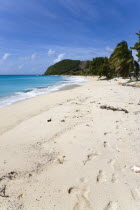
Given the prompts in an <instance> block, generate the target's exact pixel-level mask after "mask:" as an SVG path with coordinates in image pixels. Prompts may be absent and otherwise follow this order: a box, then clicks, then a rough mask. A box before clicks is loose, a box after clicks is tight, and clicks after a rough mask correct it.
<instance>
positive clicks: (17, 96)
mask: <svg viewBox="0 0 140 210" xmlns="http://www.w3.org/2000/svg"><path fill="white" fill-rule="evenodd" d="M84 81H86V79H84V78H78V77H67V76H66V77H64V81H61V82H60V83H59V84H57V85H49V86H47V87H44V86H43V87H36V88H30V89H26V90H23V91H22V92H16V93H14V94H13V95H11V96H7V97H2V98H0V108H2V107H5V106H9V105H11V104H13V103H16V102H19V101H22V100H25V99H29V98H33V97H35V96H38V95H42V94H45V93H50V92H54V91H58V90H60V89H61V88H63V87H65V86H68V85H72V84H78V83H81V82H84Z"/></svg>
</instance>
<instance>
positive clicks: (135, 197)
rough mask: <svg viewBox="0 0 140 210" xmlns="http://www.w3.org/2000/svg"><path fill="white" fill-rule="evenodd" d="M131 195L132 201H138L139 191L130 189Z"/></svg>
mask: <svg viewBox="0 0 140 210" xmlns="http://www.w3.org/2000/svg"><path fill="white" fill-rule="evenodd" d="M131 195H132V197H133V199H134V200H140V190H139V189H137V188H136V189H132V190H131Z"/></svg>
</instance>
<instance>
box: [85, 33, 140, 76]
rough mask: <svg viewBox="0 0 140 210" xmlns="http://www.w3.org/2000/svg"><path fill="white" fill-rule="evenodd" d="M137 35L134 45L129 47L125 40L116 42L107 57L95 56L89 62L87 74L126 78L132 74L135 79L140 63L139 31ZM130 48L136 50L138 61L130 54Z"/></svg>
mask: <svg viewBox="0 0 140 210" xmlns="http://www.w3.org/2000/svg"><path fill="white" fill-rule="evenodd" d="M136 34H137V35H138V42H137V43H135V45H134V47H131V48H129V47H128V44H127V42H126V41H122V42H120V43H118V44H117V46H116V48H115V49H114V51H113V53H112V54H111V56H110V57H109V58H107V57H97V58H93V60H92V61H90V62H89V72H88V73H89V74H90V75H98V76H99V77H102V76H105V77H107V78H108V79H111V78H113V77H115V76H121V77H123V78H127V77H128V76H129V75H131V74H133V75H134V76H135V77H136V78H137V79H138V76H139V71H140V65H139V63H138V62H140V32H139V33H136ZM132 49H134V50H136V51H137V57H138V61H135V59H134V57H133V55H132Z"/></svg>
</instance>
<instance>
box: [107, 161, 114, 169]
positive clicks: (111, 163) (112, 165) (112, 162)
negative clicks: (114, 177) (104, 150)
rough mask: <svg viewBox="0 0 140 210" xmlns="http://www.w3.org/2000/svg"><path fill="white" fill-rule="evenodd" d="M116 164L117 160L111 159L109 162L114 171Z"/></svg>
mask: <svg viewBox="0 0 140 210" xmlns="http://www.w3.org/2000/svg"><path fill="white" fill-rule="evenodd" d="M115 162H116V161H115V159H111V160H110V161H109V162H108V164H110V165H111V167H112V169H114V165H115Z"/></svg>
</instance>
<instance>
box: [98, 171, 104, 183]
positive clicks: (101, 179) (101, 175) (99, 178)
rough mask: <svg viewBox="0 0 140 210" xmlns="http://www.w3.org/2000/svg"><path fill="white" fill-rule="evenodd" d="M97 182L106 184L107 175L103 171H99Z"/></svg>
mask: <svg viewBox="0 0 140 210" xmlns="http://www.w3.org/2000/svg"><path fill="white" fill-rule="evenodd" d="M96 181H97V182H98V183H103V182H106V175H105V173H104V172H103V171H102V170H100V171H99V173H98V175H97V179H96Z"/></svg>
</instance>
